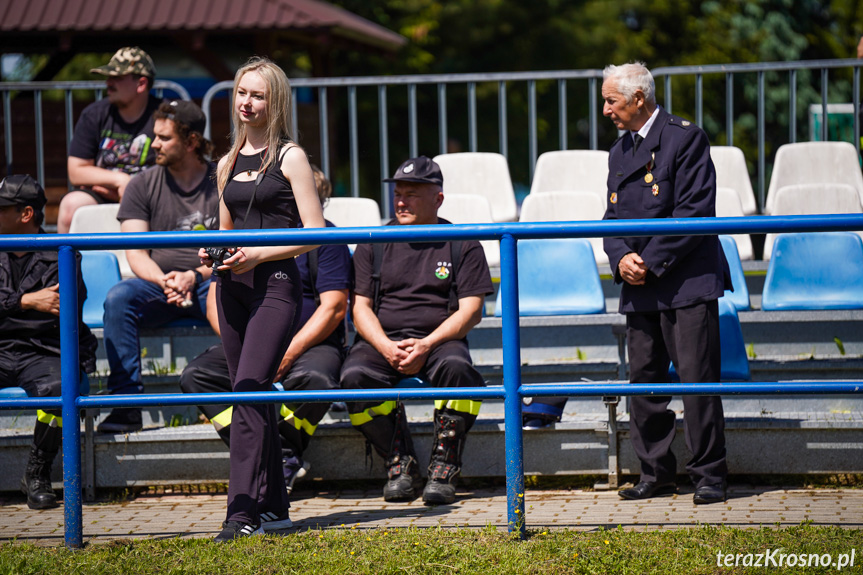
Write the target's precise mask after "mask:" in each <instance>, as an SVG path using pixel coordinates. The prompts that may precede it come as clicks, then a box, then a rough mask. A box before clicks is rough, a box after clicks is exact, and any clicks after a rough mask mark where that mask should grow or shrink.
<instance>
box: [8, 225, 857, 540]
mask: <svg viewBox="0 0 863 575" xmlns="http://www.w3.org/2000/svg"><path fill="white" fill-rule="evenodd" d="M856 230H863V215H861V214H841V215H827V216H824V215H820V216H771V217H747V218H691V219H662V220H617V221H591V222H567V223H560V222H558V223H530V224H528V223H513V224H473V225H455V226H404V227H402V226H391V227H377V228H340V229H338V228H336V229H334V228H327V229H325V230H259V231H231V232H194V233H184V232H150V233H137V234H116V233H115V234H74V235H25V236H3V237H0V251H48V250H50V251H53V250H57V251H58V253H59V265H60V302H61V308H60V309H61V312H60V332H61V333H60V335H61V349H62V354H61V362H62V370H61V371H62V379H63V384H62V396H61V397H59V398H58V397H43V398H24V399H2V400H0V409H21V408H24V409H36V408H40V409H62V415H63V419H64V420H65V421H67V422H70V423H71V422H77V421H79V415H80V411H81V410H82V409H86V408H95V407H100V408H102V407H104V408H113V407H130V406H139V407H147V406H180V405H204V404H217V403H224V401H225V397H224V395H223V394H216V393H209V394H207V393H204V394H166V395H127V396H97V397H96V396H94V397H86V396H84V397H82V396H79V395H78V389H79V377H80V373H79V365H78V316H77V309H78V308H77V301H78V297H77V286H78V284H77V277H76V274H77V268H76V265H75V252H76V250H102V249H124V248H126V249H144V248H153V247H162V248H178V247H200V246H204V245H210V246H232V245H244V246H266V245H289V244H291V245H297V244H311V245H318V244H352V243H389V242H405V241H413V242H417V241H441V240H456V239H458V240H466V239H473V240H500V242H501V292H502V293H501V298H502V304H503V316H502V330H503V331H502V342H503V374H504V385H503V386H502V387H499V386H498V387H487V388H460V389H386V390H384V389H381V390H361V391H346V390H335V391H320V392H312V391H303V392H297V391H294V392H265V393H235V394H233V395H232V396H231V403H234V404H241V403H242V404H246V403H276V402H304V401H319V402H320V401H326V402H329V401H367V400H406V399H443V398H446V399H468V398H471V399H503V400H504V408H505V412H504V424H505V432H504V433H505V445H506V453H505V455H506V485H507V489H506V492H507V524H508V526H509V529H510V531H515V532H518V533H519V534H524V530H525V528H526V525H525V521H524V517H525V515H524V459H523V451H522V427H521V398H522V397H533V396H548V395H571V396H609V395H630V396H632V395H705V394H707V395H736V394H783V393H795V394H825V393H852V394H854V393H863V382H847V381H846V382H840V381H821V382H802V383H801V382H751V383H704V384H687V385H685V386H681V385H670V384H667V385H666V384H664V385H647V384H638V385H635V384H621V383H598V384H584V383H560V384H532V385H530V386H522V385H521V352H520V346H519V313H518V261H517V250H516V244H517V242H518V240H524V239H543V238H562V237H579V238H587V237H622V236H656V235H705V234H735V233H737V234H739V233H767V232H778V233H782V232H798V231H800V232H821V231H856ZM80 453H81V448H80V426H79V425H74V424H67V425H65V426H63V462H64V469H63V488H64V490H63V494H64V504H65V508H64V514H65V542H66V545H67V546H69V547H80V546H81V545H82V544H83V523H82V494H81V457H80Z"/></svg>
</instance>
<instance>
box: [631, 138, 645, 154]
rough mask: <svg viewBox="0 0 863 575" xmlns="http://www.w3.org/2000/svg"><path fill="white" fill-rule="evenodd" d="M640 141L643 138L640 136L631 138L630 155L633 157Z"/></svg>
mask: <svg viewBox="0 0 863 575" xmlns="http://www.w3.org/2000/svg"><path fill="white" fill-rule="evenodd" d="M642 140H644V138H643V137H642V136H641V134H635V135H634V136H633V137H632V153H633V155H634V154H635V152H637V151H638V146H640V145H641V142H642Z"/></svg>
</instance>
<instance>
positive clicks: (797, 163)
mask: <svg viewBox="0 0 863 575" xmlns="http://www.w3.org/2000/svg"><path fill="white" fill-rule="evenodd" d="M798 184H845V185H848V186H851V187H852V188H854V189H855V190H856V191H857V194H858V197H859V198H860V199H861V201H863V174H861V173H860V160H859V159H858V158H857V150H856V149H855V148H854V146H852V145H851V144H849V143H848V142H800V143H797V144H785V145H783V146H780V147H779V149H778V150H777V151H776V159H775V160H774V162H773V174H772V175H771V176H770V186H769V187H768V188H767V203H766V205H765V207H764V213H766V214H773V213H774V212H775V208H774V206H775V204H776V200H777V194H776V192H777V191H778V190H779V188H783V187H785V186H794V185H798ZM795 213H803V212H795ZM805 213H813V214H817V213H824V212H805ZM828 213H829V212H828Z"/></svg>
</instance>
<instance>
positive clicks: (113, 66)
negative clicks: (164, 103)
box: [90, 46, 156, 78]
mask: <svg viewBox="0 0 863 575" xmlns="http://www.w3.org/2000/svg"><path fill="white" fill-rule="evenodd" d="M90 73H91V74H102V75H103V76H125V75H126V74H137V75H139V76H146V77H148V78H155V77H156V66H155V65H154V64H153V59H152V58H150V55H149V54H147V53H146V52H144V51H143V50H141V49H140V48H138V47H137V46H127V47H125V48H120V49H119V50H117V53H116V54H114V56H113V57H112V58H111V61H110V62H108V63H107V64H105V65H104V66H99V67H98V68H93V69H92V70H90Z"/></svg>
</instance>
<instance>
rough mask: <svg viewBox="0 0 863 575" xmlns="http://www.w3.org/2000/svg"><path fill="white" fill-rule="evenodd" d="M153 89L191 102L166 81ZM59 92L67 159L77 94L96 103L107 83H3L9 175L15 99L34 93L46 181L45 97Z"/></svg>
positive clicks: (40, 176) (39, 166) (41, 175)
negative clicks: (90, 96) (61, 96)
mask: <svg viewBox="0 0 863 575" xmlns="http://www.w3.org/2000/svg"><path fill="white" fill-rule="evenodd" d="M153 89H154V90H155V92H156V95H157V96H158V97H160V98H161V97H164V95H165V93H166V92H168V93H173V94H176V95H177V96H179V97H180V98H182V99H183V100H190V99H191V98H190V96H189V92H188V91H187V90H186V89H185V88H184V87H183V86H181V85H180V84H178V83H176V82H170V81H166V80H157V81H156V82H155V83H154V84H153ZM55 90H59V91H61V92H62V93H63V103H64V117H63V128H64V132H63V133H64V134H65V142H66V148H65V150H66V155H67V156H68V152H69V144H70V143H71V141H72V133H73V131H74V127H75V125H74V119H73V117H72V116H73V112H72V103H73V101H74V97H75V92H81V91H84V92H88V93H92V94H93V95H94V98H95V99H96V100H101V99H102V95H103V92H104V90H105V82H99V81H90V82H0V95H2V98H3V138H4V142H5V148H6V173H7V174H12V173H14V172H13V168H12V166H13V160H14V158H15V153H14V150H13V148H14V146H13V144H12V141H13V140H12V97H13V95H16V94H17V93H32V95H33V107H34V113H35V123H34V126H33V127H34V129H35V135H36V179H37V180H38V181H39V182H41V183H43V184H44V182H45V122H44V119H43V96H44V94H45V93H46V92H50V91H55Z"/></svg>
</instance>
